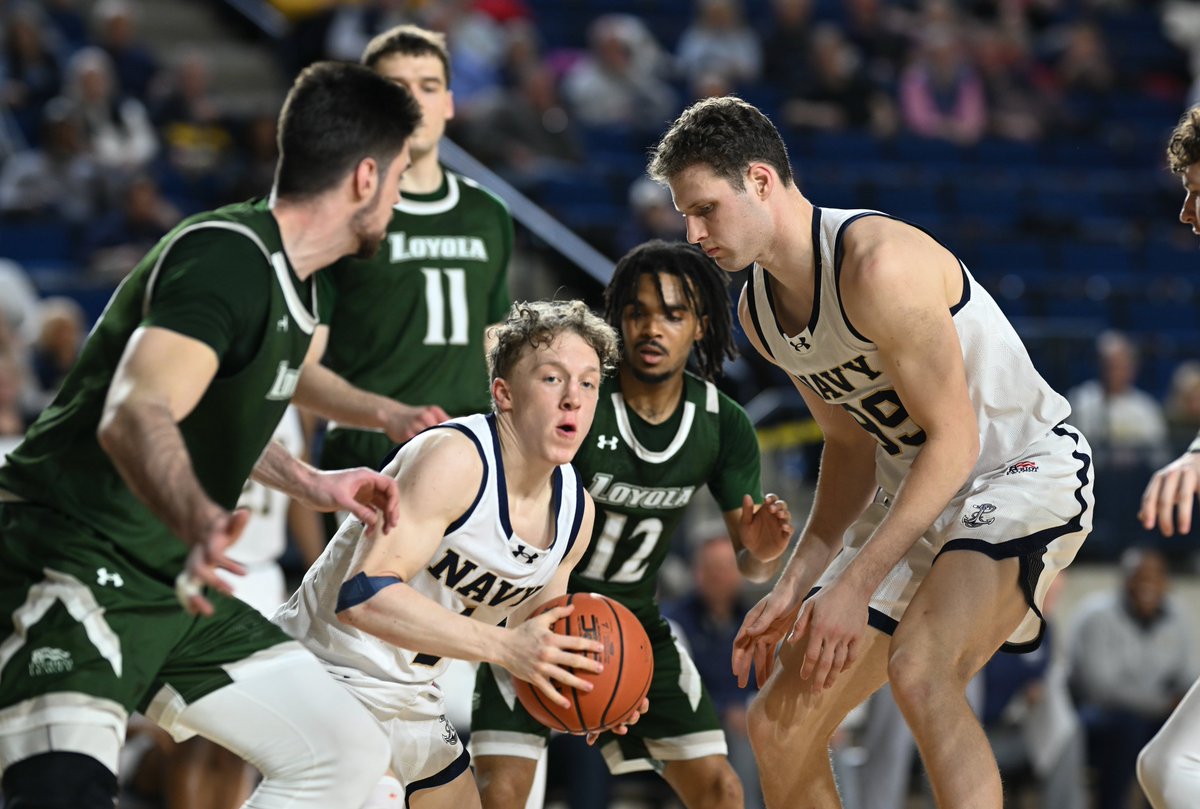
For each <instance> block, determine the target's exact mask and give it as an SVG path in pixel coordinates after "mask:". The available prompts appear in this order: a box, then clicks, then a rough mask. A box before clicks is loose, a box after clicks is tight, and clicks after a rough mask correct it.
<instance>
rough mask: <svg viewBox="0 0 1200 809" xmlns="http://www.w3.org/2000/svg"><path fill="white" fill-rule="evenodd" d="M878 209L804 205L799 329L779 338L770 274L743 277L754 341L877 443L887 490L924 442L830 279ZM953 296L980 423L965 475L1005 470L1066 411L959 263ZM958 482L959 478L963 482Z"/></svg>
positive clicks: (881, 476)
mask: <svg viewBox="0 0 1200 809" xmlns="http://www.w3.org/2000/svg"><path fill="white" fill-rule="evenodd" d="M864 216H886V214H881V213H879V212H877V211H850V210H839V209H835V208H814V209H813V226H812V227H813V245H814V261H815V267H814V278H815V279H816V280H815V288H814V292H813V308H812V314H811V316H810V317H809V322H808V326H807V327H806V328H805V329H804V331H802V332H800V333H799V334H796V335H787V334H785V333H784V332H783V330H782V329H781V328H780V326H779V322H778V320H777V319H776V317H775V303H774V299H773V296H774V292H773V290H772V288H771V285H770V278H769V275H768V274H767V273H766V272H765V271H764V270H763V269H762V268H761V267H759V266H758V265H755V266H754V268H753V269H752V270H751V273H750V278H749V280H748V281H747V282H746V292H745V294H746V299H747V304H748V307H749V310H750V318H751V320H752V321H753V324H754V329H755V331H756V333H757V335H758V338H759V340H760V341H761V342H762V344H763V346H764V347H765V348H766V349H767V351H768V352H769V353H770V354H771V356H772V357H773V358H774V359H775V362H776V363H778V364H779V366H780V367H782V368H783V369H784V370H785V371H787V372H788V373H790V374H791V375H792V376H793V377H794V378H796V379H797V380H799V381H800V383H801V384H803V385H804V386H805V387H807V388H808V389H809V390H811V391H812V392H813V393H815V394H816V395H817V396H819V397H821V399H823V400H824V401H826V402H829V403H831V404H837V405H841V406H842V407H844V408H845V409H846V412H847V413H849V414H850V415H851V416H852V417H853V418H854V420H855V421H857V422H858V423H859V424H860V425H861V426H862V428H863V429H865V430H866V431H867V432H869V433H871V435H872V436H874V438H875V439H876V441H877V442H878V444H879V447H878V449H877V451H876V453H875V455H876V476H877V481H876V482H877V483H878V484H879V485H880V486H881V487H882V488H883V489H884V490H885V491H887V492H890V493H895V492H896V490H897V488H898V487H899V485H900V481H901V480H903V478H904V476H905V474H907V472H908V468H909V466H910V465H911V464H912V462H913V460H914V459H915V458H916V456H917V453H918V452H920V449H921V446H922V445H923V444H924V443H925V431H924V430H923V429H922V428H921V425H919V424H916V423H915V422H914V421H913V420H912V418H910V417H909V415H908V411H907V410H906V409H905V407H904V403H903V402H902V401H901V400H900V396H899V395H898V394H897V393H896V390H895V387H894V386H893V383H892V381H891V379H890V378H889V377H888V375H887V374H886V373H884V372H883V370H882V368H883V365H882V363H881V362H880V359H879V350H878V348H877V347H876V346H875V344H874V343H872V342H870V341H869V340H868V339H867V338H866V337H864V336H863V335H862V334H860V333H859V332H858V331H856V330H855V328H854V325H853V324H852V323H850V322H849V321H848V320H847V318H846V316H845V308H844V307H843V306H842V300H841V291H840V288H839V283H838V282H839V278H840V275H841V260H842V244H841V240H842V238H843V234H844V231H845V229H846V227H848V226H849V225H850V224H852V223H853V222H855V221H856V220H858V219H860V218H862V217H864ZM959 267H960V270H961V272H962V281H963V291H962V297H961V299H960V300H959V301H958V302H957V303H956V304H955V305H954V306H953V307H951V309H950V314H951V315H952V316H953V318H954V326H955V329H956V330H957V331H958V337H959V341H960V342H961V344H962V353H963V361H964V364H965V366H966V374H967V388H968V392H969V394H970V397H971V403H972V405H973V406H974V409H975V413H976V417H977V420H978V422H979V435H980V439H981V441H980V453H979V460H978V461H977V462H976V466H975V470H974V471H973V472H972V473H971V474H970V475H969V476H968V478H967V480H968V481H970V480H972V479H974V478H975V477H976V476H977V475H978V474H980V473H981V472H983V471H987V470H991V469H996V468H1004V467H1007V466H1008V465H1009V464H1010V463H1012V461H1013V460H1014V459H1018V458H1020V457H1021V455H1022V454H1023V452H1024V450H1025V448H1026V447H1027V446H1029V445H1030V444H1031V443H1033V442H1034V441H1036V440H1038V439H1039V438H1041V437H1042V436H1044V435H1045V434H1046V433H1047V432H1048V431H1049V430H1050V429H1051V428H1052V427H1054V426H1055V425H1056V424H1058V423H1059V422H1061V421H1062V420H1063V419H1065V418H1066V417H1067V415H1068V414H1069V413H1070V407H1069V406H1068V405H1067V402H1066V400H1065V399H1064V398H1063V397H1062V396H1060V395H1059V394H1058V393H1056V392H1055V391H1054V390H1052V389H1051V388H1050V386H1049V385H1048V384H1046V381H1045V380H1044V379H1042V377H1041V375H1040V374H1038V372H1037V370H1036V369H1035V368H1034V367H1033V362H1032V361H1031V360H1030V359H1029V354H1028V353H1027V352H1026V350H1025V346H1024V345H1023V344H1022V343H1021V339H1020V338H1019V337H1018V336H1017V334H1016V332H1015V331H1013V328H1012V326H1011V325H1010V324H1009V322H1008V320H1007V318H1005V316H1004V313H1003V312H1001V311H1000V308H999V307H998V306H997V305H996V302H995V301H994V300H993V299H992V297H991V296H990V295H989V294H988V293H987V291H986V290H984V289H983V288H982V287H981V286H979V284H977V283H976V282H975V279H974V278H972V277H971V274H970V273H969V272H968V271H967V268H966V267H965V266H964V265H963V264H962V262H961V261H960V262H959ZM964 485H965V484H964Z"/></svg>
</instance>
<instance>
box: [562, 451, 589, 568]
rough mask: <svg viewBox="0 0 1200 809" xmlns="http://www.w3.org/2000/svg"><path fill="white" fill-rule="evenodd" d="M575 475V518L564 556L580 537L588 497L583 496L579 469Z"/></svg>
mask: <svg viewBox="0 0 1200 809" xmlns="http://www.w3.org/2000/svg"><path fill="white" fill-rule="evenodd" d="M573 474H574V475H575V519H574V520H573V521H572V522H571V534H570V538H569V539H568V540H567V547H566V550H564V551H563V558H564V559H565V558H566V557H567V555H568V554H569V553H570V552H571V548H572V547H574V545H575V540H577V539H579V528H580V526H582V525H583V512H584V510H585V509H586V506H587V503H586V498H585V497H584V496H583V478H582V477H580V475H579V472H578V470H576V471H574V473H573Z"/></svg>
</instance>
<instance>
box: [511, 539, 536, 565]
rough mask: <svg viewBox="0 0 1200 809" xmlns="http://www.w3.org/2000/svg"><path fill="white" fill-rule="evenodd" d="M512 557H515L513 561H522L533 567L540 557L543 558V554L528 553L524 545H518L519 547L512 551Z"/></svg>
mask: <svg viewBox="0 0 1200 809" xmlns="http://www.w3.org/2000/svg"><path fill="white" fill-rule="evenodd" d="M512 556H513V559H520V560H521V561H522V562H524V563H525V564H527V565H532V564H533V563H534V562H536V561H537V559H538V557H539V556H541V554H540V553H530V552H529V551H527V550H526V549H525V546H524V545H522V544H520V543H517V547H515V548H513V549H512Z"/></svg>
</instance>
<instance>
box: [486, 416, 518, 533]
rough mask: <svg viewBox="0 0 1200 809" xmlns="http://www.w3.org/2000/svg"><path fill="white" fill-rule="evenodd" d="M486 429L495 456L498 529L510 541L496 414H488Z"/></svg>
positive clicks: (506, 488) (505, 486) (506, 489)
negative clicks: (490, 437) (501, 530)
mask: <svg viewBox="0 0 1200 809" xmlns="http://www.w3.org/2000/svg"><path fill="white" fill-rule="evenodd" d="M487 423H488V428H489V429H491V431H492V451H493V452H495V454H496V501H497V502H496V511H497V513H498V514H499V515H500V527H501V528H502V529H503V530H504V539H505V540H509V539H512V535H513V530H512V521H511V520H509V518H508V481H506V480H505V479H504V456H503V455H502V454H501V453H500V431H499V430H498V429H497V427H496V414H495V413H488V415H487Z"/></svg>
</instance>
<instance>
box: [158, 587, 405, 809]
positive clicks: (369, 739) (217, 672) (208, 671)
mask: <svg viewBox="0 0 1200 809" xmlns="http://www.w3.org/2000/svg"><path fill="white" fill-rule="evenodd" d="M209 598H210V600H211V601H212V602H213V606H214V608H215V614H214V615H213V616H211V617H208V618H204V619H200V620H196V621H194V622H193V623H192V625H191V626H190V627H189V630H188V632H187V633H186V634H184V635H183V637H181V638H180V639H179V641H178V642H177V644H176V645H175V647H174V648H173V650H172V653H171V656H170V658H169V659H168V660H167V662H166V663H165V664H164V665H163V666H162V668H161V669H160V670H159V672H158V677H157V679H156V687H155V689H154V691H153V693H152V694H151V695H150V697H149V699H148V700H147V703H146V705H145V706H143V707H144V710H143V713H145V714H146V716H147V717H149V718H150V719H153V720H154V721H155V722H157V723H158V724H159V725H161V726H162V727H163V728H164V729H165V730H167V731H168V732H169V733H171V735H172V736H173V737H174V738H175V739H176V740H177V741H182V740H184V739H187V738H189V737H191V736H193V735H200V736H203V737H205V738H207V739H210V740H212V741H214V742H216V743H217V744H220V745H221V746H223V747H225V748H227V749H228V750H230V751H231V752H233V753H235V754H236V755H238V756H240V757H241V758H242V759H244V760H246V761H248V762H250V763H251V764H252V765H254V766H255V767H257V768H258V770H259V772H261V773H262V774H263V781H262V783H261V784H260V785H259V787H258V789H256V790H255V791H254V794H253V795H251V797H250V799H249V801H248V802H247V804H246V806H248V807H255V809H275V808H276V807H279V808H280V809H282V807H288V808H289V809H301V807H312V809H317V807H330V806H339V807H342V806H344V807H352V806H359V805H361V803H362V802H363V800H365V799H366V797H367V795H368V794H369V793H370V791H371V788H372V787H373V786H374V785H375V783H376V782H377V781H378V780H379V777H380V776H381V775H382V774H383V772H384V770H385V769H386V768H387V759H388V744H387V738H386V735H385V734H384V732H383V731H382V730H381V729H380V727H379V723H378V722H377V721H376V720H375V718H374V717H372V716H371V714H370V713H369V712H368V711H367V710H366V709H365V708H364V707H363V706H362V704H361V703H360V702H359V701H358V700H356V699H355V698H354V697H353V696H351V694H350V693H349V692H347V691H346V690H345V689H344V688H342V687H341V686H340V685H338V684H337V683H336V682H335V681H334V679H333V677H331V676H330V675H329V673H328V672H326V671H325V669H324V667H323V666H322V665H321V664H320V663H319V662H318V660H317V659H316V658H315V657H314V656H313V655H312V654H311V653H309V652H308V651H307V650H305V649H304V648H303V647H302V646H300V645H299V644H298V643H296V642H295V641H292V640H290V639H289V638H288V637H287V636H286V635H285V634H283V632H282V631H281V630H280V629H279V628H278V627H276V626H275V625H273V624H271V623H270V622H269V621H267V620H266V619H265V618H263V617H262V615H260V614H259V613H258V612H257V611H256V610H254V609H253V608H252V607H250V606H248V605H246V604H244V603H242V602H241V601H238V600H236V599H233V598H228V597H225V596H222V595H221V594H219V593H210V594H209Z"/></svg>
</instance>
